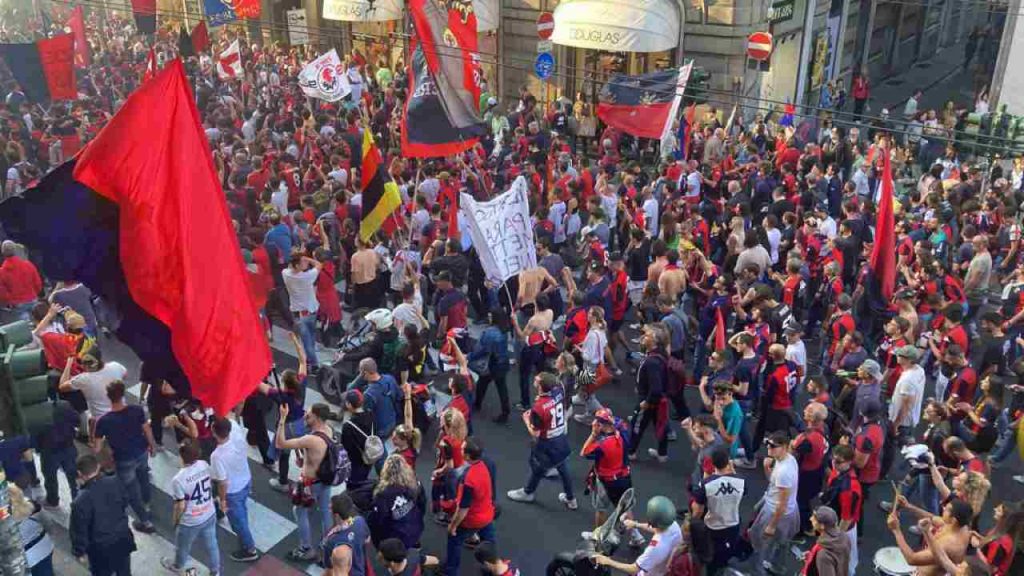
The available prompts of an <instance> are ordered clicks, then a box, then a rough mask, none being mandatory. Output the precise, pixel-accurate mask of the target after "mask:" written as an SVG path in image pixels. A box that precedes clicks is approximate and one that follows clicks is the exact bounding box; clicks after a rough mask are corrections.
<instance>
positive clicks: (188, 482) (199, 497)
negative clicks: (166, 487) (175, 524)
mask: <svg viewBox="0 0 1024 576" xmlns="http://www.w3.org/2000/svg"><path fill="white" fill-rule="evenodd" d="M171 497H173V498H174V501H175V502H182V501H184V502H185V511H184V512H182V514H181V524H182V525H183V526H199V525H201V524H205V523H206V521H207V520H209V519H210V518H212V517H213V515H214V509H213V481H212V480H211V479H210V465H209V464H207V463H206V461H205V460H196V461H195V462H193V463H192V464H190V465H188V466H186V467H184V468H182V469H181V470H180V471H178V473H177V474H175V475H174V479H173V480H171Z"/></svg>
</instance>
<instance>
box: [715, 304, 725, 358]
mask: <svg viewBox="0 0 1024 576" xmlns="http://www.w3.org/2000/svg"><path fill="white" fill-rule="evenodd" d="M715 350H716V351H718V352H721V351H722V350H725V315H724V314H722V309H721V308H715Z"/></svg>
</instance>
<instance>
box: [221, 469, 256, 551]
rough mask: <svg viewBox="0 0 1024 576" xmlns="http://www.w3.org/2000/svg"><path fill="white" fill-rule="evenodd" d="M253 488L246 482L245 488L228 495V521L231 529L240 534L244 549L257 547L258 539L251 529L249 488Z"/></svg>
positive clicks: (239, 538)
mask: <svg viewBox="0 0 1024 576" xmlns="http://www.w3.org/2000/svg"><path fill="white" fill-rule="evenodd" d="M251 488H252V485H251V484H246V485H245V488H242V489H241V490H239V491H238V492H231V493H230V494H228V495H227V502H228V509H227V512H226V514H227V517H228V523H229V524H231V529H232V530H234V531H235V534H238V540H239V542H240V543H241V545H242V550H255V549H256V541H255V540H253V539H252V531H251V530H249V490H250V489H251Z"/></svg>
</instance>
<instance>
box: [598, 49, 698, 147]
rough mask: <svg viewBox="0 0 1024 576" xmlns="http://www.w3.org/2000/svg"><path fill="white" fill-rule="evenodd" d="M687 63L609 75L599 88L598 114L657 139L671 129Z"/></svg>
mask: <svg viewBox="0 0 1024 576" xmlns="http://www.w3.org/2000/svg"><path fill="white" fill-rule="evenodd" d="M690 67H691V65H689V64H688V65H686V66H683V67H682V68H671V69H669V70H660V71H658V72H652V73H650V74H641V75H640V76H626V75H624V74H616V75H615V76H612V78H611V80H609V81H608V83H607V84H605V85H604V88H602V89H601V94H600V100H601V101H600V102H599V103H598V105H597V116H598V118H600V119H601V120H602V121H603V122H604V123H605V124H608V125H609V126H614V127H615V128H618V129H619V130H622V131H623V132H625V133H627V134H632V135H633V136H637V137H639V138H655V139H660V138H661V137H662V136H664V135H665V134H666V132H667V131H669V130H671V129H672V120H674V119H675V116H676V112H677V111H678V110H679V102H680V101H681V100H682V97H683V92H684V91H685V90H686V80H687V78H689V76H690Z"/></svg>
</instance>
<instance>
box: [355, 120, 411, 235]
mask: <svg viewBox="0 0 1024 576" xmlns="http://www.w3.org/2000/svg"><path fill="white" fill-rule="evenodd" d="M360 173H361V174H362V182H361V187H362V190H363V217H362V220H361V221H360V222H359V237H360V238H362V240H363V241H364V242H366V241H367V240H369V239H370V237H371V236H373V235H374V233H375V232H377V230H380V227H381V226H382V225H383V224H384V221H385V220H386V219H387V218H388V216H391V213H392V212H394V211H395V209H397V208H398V207H399V206H400V205H401V204H402V196H401V195H400V194H399V193H398V185H397V184H395V183H394V181H392V180H391V179H390V178H388V174H387V170H385V168H384V161H383V159H381V156H380V150H378V149H377V145H376V144H375V143H374V142H373V134H371V133H370V129H369V128H364V129H363V164H362V168H361V169H360Z"/></svg>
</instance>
